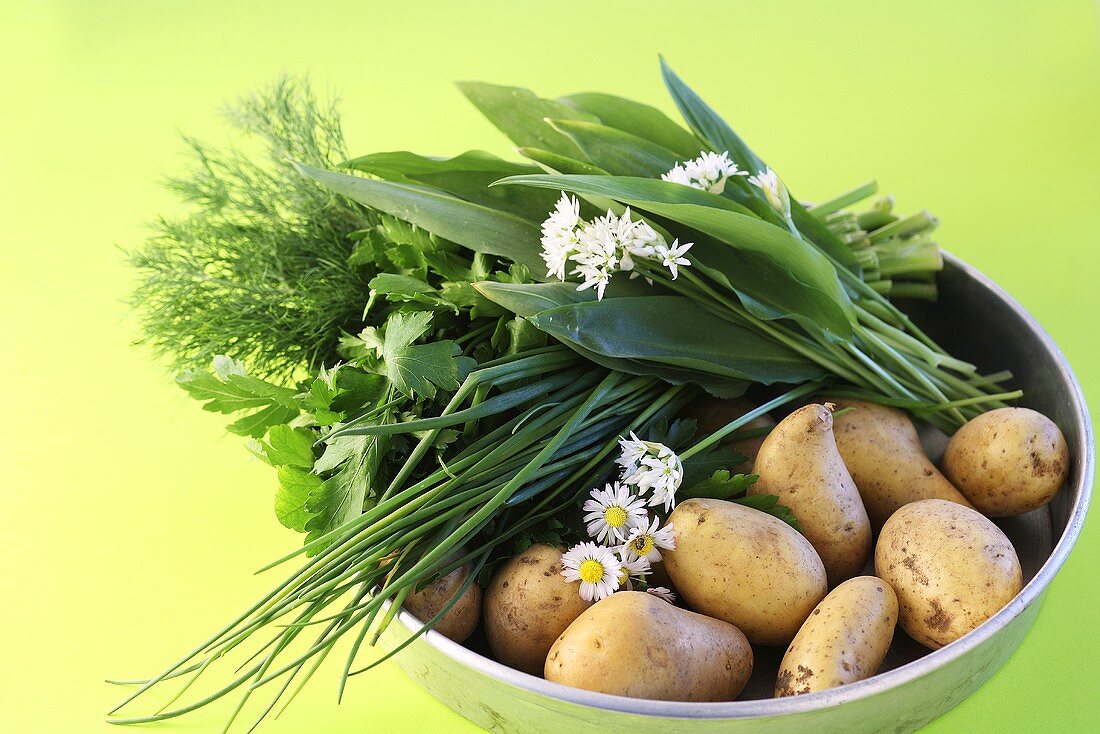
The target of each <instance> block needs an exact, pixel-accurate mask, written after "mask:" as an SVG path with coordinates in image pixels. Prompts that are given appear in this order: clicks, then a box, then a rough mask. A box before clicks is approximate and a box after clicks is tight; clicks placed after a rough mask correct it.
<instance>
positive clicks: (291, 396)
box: [176, 356, 300, 438]
mask: <svg viewBox="0 0 1100 734" xmlns="http://www.w3.org/2000/svg"><path fill="white" fill-rule="evenodd" d="M176 384H178V385H179V386H180V387H182V388H183V389H184V390H186V391H187V392H188V393H189V394H190V395H191V397H193V398H195V399H196V400H199V401H202V402H203V403H204V405H203V409H204V410H209V411H212V412H215V413H236V412H239V411H242V410H251V409H254V408H259V410H256V411H255V412H253V413H250V414H248V415H245V416H244V417H242V418H240V419H238V420H237V421H235V422H234V423H231V424H230V425H229V427H228V430H230V431H231V432H233V433H237V434H240V435H244V436H252V437H254V438H259V437H260V436H262V435H264V432H265V431H267V429H268V428H269V427H270V426H273V425H276V424H279V423H286V422H288V421H290V420H292V419H293V418H294V417H295V416H297V415H298V413H299V412H300V410H299V406H298V402H297V392H296V391H295V390H292V389H291V388H288V387H282V386H281V385H275V384H273V383H270V382H267V381H265V380H261V379H259V378H258V377H251V376H249V375H247V374H245V371H244V365H243V364H241V363H240V362H239V361H236V360H233V359H230V358H229V357H224V356H218V357H215V358H214V372H205V371H197V370H196V371H188V372H184V373H182V374H180V375H178V376H177V377H176Z"/></svg>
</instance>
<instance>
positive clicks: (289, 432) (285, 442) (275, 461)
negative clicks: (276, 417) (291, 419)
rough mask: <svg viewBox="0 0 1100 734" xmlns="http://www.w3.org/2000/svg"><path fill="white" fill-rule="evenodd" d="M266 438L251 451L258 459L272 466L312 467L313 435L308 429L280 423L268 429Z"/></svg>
mask: <svg viewBox="0 0 1100 734" xmlns="http://www.w3.org/2000/svg"><path fill="white" fill-rule="evenodd" d="M266 439H267V440H265V441H259V442H258V446H257V447H256V448H255V449H254V450H253V452H252V453H254V454H255V455H256V456H257V457H258V458H259V459H260V460H262V461H265V462H267V463H268V464H271V465H272V466H297V467H303V468H305V469H311V468H312V467H313V435H312V434H311V433H310V432H309V431H306V430H304V429H300V428H291V427H290V426H288V425H285V424H280V425H277V426H272V427H271V428H269V429H268V431H267V437H266Z"/></svg>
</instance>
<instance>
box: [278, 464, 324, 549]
mask: <svg viewBox="0 0 1100 734" xmlns="http://www.w3.org/2000/svg"><path fill="white" fill-rule="evenodd" d="M321 484H322V481H321V478H320V477H318V476H317V475H315V474H311V473H309V472H308V471H306V470H304V469H300V468H299V467H296V466H289V465H287V466H281V467H279V488H278V489H277V490H275V517H277V518H279V522H280V523H282V524H283V526H284V527H287V528H290V529H291V530H296V531H298V532H299V533H304V532H305V530H306V525H307V523H309V521H310V519H311V517H312V513H311V512H310V511H309V510H307V509H306V503H307V501H308V500H309V496H310V494H311V493H313V492H316V491H317V490H318V489H319V488H320V487H321Z"/></svg>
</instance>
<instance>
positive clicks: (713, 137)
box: [661, 57, 765, 173]
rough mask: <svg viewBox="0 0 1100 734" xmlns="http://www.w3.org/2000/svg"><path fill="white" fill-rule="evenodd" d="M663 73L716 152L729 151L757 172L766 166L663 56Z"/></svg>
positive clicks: (693, 125)
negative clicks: (685, 82)
mask: <svg viewBox="0 0 1100 734" xmlns="http://www.w3.org/2000/svg"><path fill="white" fill-rule="evenodd" d="M661 76H662V78H663V79H664V82H665V87H666V88H667V89H668V93H669V94H670V95H672V100H673V101H674V102H675V103H676V107H677V109H679V110H680V114H681V115H683V116H684V121H685V122H687V124H688V127H690V128H691V129H692V130H693V131H694V132H695V134H696V135H698V136H699V137H700V138H702V139H703V140H705V141H707V142H709V143H710V144H711V146H712V147H713V148H714V151H715V152H717V153H720V152H723V151H727V152H728V153H729V155H730V158H732V159H733V160H734V162H736V163H737V165H739V166H740V167H741V170H743V171H752V172H754V173H755V172H757V171H763V170H764V168H765V166H764V162H763V161H761V160H760V159H759V158H757V157H756V154H755V153H753V152H752V150H751V149H750V148H749V146H747V145H745V143H744V141H743V140H741V138H740V136H738V135H737V133H735V132H734V131H733V128H731V127H730V126H729V124H728V123H726V121H725V120H723V119H722V118H721V117H720V116H719V115H718V113H717V112H715V111H714V110H713V109H711V108H710V106H709V105H708V104H707V103H706V102H704V101H703V99H702V98H701V97H700V96H699V95H698V94H696V93H695V92H694V91H693V90H692V89H691V87H689V86H688V85H686V84H684V82H683V80H682V79H680V77H679V76H677V75H676V72H674V71H673V70H672V68H671V67H670V66H669V65H668V64H666V63H665V60H664V57H662V58H661Z"/></svg>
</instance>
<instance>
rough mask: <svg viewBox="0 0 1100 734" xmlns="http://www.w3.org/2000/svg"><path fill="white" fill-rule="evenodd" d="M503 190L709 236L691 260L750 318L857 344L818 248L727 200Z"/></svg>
mask: <svg viewBox="0 0 1100 734" xmlns="http://www.w3.org/2000/svg"><path fill="white" fill-rule="evenodd" d="M498 183H500V184H524V185H529V186H540V187H543V188H551V189H562V190H565V191H571V192H574V193H578V194H595V195H597V196H606V197H609V198H613V199H615V200H617V201H620V202H623V203H624V204H628V205H630V206H632V207H634V208H635V209H639V210H641V211H646V212H649V213H651V214H656V215H658V216H661V217H665V218H668V219H671V220H673V221H675V222H679V223H680V224H682V225H685V226H687V227H690V228H692V229H694V230H697V231H698V232H701V233H703V234H706V235H709V236H710V237H711V238H713V240H717V242H716V241H708V240H706V239H699V240H698V241H696V243H695V247H694V248H693V249H692V251H691V255H690V258H689V259H691V261H692V263H698V266H697V267H698V269H700V270H703V269H706V272H707V273H708V274H710V273H713V272H717V273H720V274H721V276H722V278H723V279H724V281H725V282H727V283H729V285H730V286H731V287H732V289H733V290H735V291H736V292H737V293H738V294H739V295H741V296H742V299H741V300H742V302H743V303H744V305H745V307H746V308H748V309H749V310H750V311H752V312H753V313H755V314H756V315H757V316H759V317H761V318H766V319H775V318H782V317H790V318H793V319H795V320H796V321H798V322H799V323H800V324H801V325H802V326H804V327H807V328H816V329H818V330H820V331H821V332H823V333H825V334H828V335H832V336H835V337H839V338H841V339H850V338H851V335H852V326H853V324H854V323H855V311H854V309H853V308H852V304H851V301H850V300H849V299H848V295H847V293H846V292H845V291H844V288H843V287H842V286H841V284H840V280H839V279H838V277H837V272H836V268H835V267H834V266H833V264H832V263H831V262H829V260H828V259H827V258H826V257H825V256H824V255H822V254H821V253H820V252H819V251H818V250H816V249H815V248H814V247H812V246H810V245H808V244H807V243H805V242H803V241H802V240H799V239H797V238H795V237H794V236H792V235H791V234H790V233H789V232H785V231H784V230H781V229H779V228H778V227H775V226H773V225H771V224H769V223H767V222H764V221H762V220H760V219H758V218H757V217H756V216H755V215H753V214H751V213H748V210H745V209H744V208H743V207H740V206H739V205H738V204H736V203H734V202H732V201H729V200H728V199H724V198H723V197H719V196H715V195H713V194H708V193H707V192H705V191H698V190H696V189H693V188H691V187H689V186H681V185H679V184H673V183H668V182H665V181H657V180H653V179H645V178H631V177H622V176H551V175H539V176H521V177H514V178H510V179H505V180H504V181H501V182H498ZM719 201H721V202H724V203H722V204H719V203H718V202H719ZM685 237H686V235H685Z"/></svg>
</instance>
